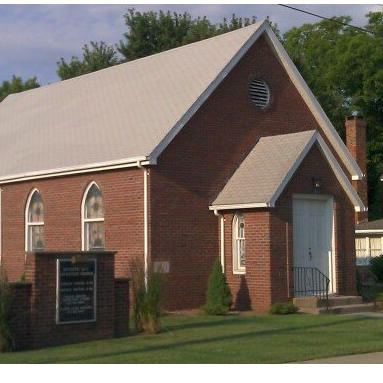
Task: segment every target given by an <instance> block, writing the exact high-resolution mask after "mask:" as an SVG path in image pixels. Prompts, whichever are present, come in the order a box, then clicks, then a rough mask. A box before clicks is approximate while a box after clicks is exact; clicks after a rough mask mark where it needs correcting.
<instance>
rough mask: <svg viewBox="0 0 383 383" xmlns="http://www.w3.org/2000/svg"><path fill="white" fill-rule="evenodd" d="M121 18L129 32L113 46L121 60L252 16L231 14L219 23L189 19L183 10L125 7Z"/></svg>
mask: <svg viewBox="0 0 383 383" xmlns="http://www.w3.org/2000/svg"><path fill="white" fill-rule="evenodd" d="M124 18H125V24H126V26H127V27H128V28H129V32H127V33H125V34H124V40H121V41H120V44H119V47H118V48H117V49H118V51H119V52H120V53H121V55H122V56H123V57H124V60H125V61H130V60H135V59H138V58H141V57H145V56H149V55H151V54H154V53H159V52H163V51H165V50H168V49H172V48H176V47H179V46H182V45H185V44H190V43H193V42H196V41H200V40H204V39H207V38H209V37H213V36H216V35H219V34H221V33H225V32H229V31H233V30H235V29H238V28H241V27H243V26H247V25H250V24H252V23H254V22H255V21H256V17H254V16H253V17H252V18H245V19H242V18H239V17H237V16H235V15H233V16H232V18H231V19H230V21H229V22H228V21H227V20H226V19H224V20H223V21H222V23H220V24H212V23H211V22H210V21H209V20H208V19H207V18H206V16H205V17H202V18H201V17H198V18H196V19H192V17H191V15H190V14H189V13H187V12H185V13H183V14H178V13H175V12H174V13H171V12H169V11H167V12H164V11H160V12H158V13H157V12H144V13H141V12H136V11H135V10H134V8H131V9H129V10H128V12H127V13H126V14H125V15H124Z"/></svg>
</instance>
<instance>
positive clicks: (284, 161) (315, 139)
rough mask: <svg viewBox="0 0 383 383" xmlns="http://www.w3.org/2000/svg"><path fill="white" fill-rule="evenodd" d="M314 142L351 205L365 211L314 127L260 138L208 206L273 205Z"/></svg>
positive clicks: (249, 206)
mask: <svg viewBox="0 0 383 383" xmlns="http://www.w3.org/2000/svg"><path fill="white" fill-rule="evenodd" d="M313 145H317V146H318V147H319V149H320V150H321V152H322V154H323V155H324V157H325V159H326V161H327V163H328V164H329V165H330V167H331V169H332V171H333V173H334V174H335V176H336V178H337V180H338V181H339V184H340V185H341V186H342V187H343V189H344V191H345V192H346V194H347V195H348V197H349V199H350V201H351V202H352V204H353V205H354V208H355V211H364V210H365V206H364V205H363V203H362V201H361V200H360V198H359V196H358V195H357V194H356V192H355V190H354V188H353V187H352V185H351V183H350V181H349V180H348V179H347V177H346V175H345V174H344V172H343V171H342V169H341V167H340V166H339V164H338V163H337V161H336V160H335V158H334V156H333V155H332V153H331V152H330V150H329V148H328V146H327V145H326V143H325V142H324V141H323V139H322V138H321V136H320V135H319V134H318V133H317V132H316V131H306V132H300V133H291V134H285V135H279V136H272V137H264V138H261V139H260V141H259V143H258V144H257V145H256V146H255V147H254V149H253V150H252V151H251V152H250V154H249V155H248V156H247V157H246V159H245V160H244V161H243V163H242V164H241V165H240V166H239V168H238V170H237V171H236V172H235V173H234V174H233V176H232V177H231V178H230V180H229V181H228V182H227V184H226V185H225V187H224V188H223V189H222V190H221V192H220V193H219V195H218V196H217V198H216V199H215V200H214V201H213V203H212V204H211V206H210V207H209V209H210V210H229V209H251V208H265V207H274V206H275V203H276V201H277V199H278V197H279V196H280V195H281V193H282V192H283V190H284V189H285V187H286V185H287V184H288V182H289V181H290V179H291V177H292V176H293V175H294V173H295V171H296V170H297V169H298V167H299V165H300V164H301V163H302V161H303V159H304V158H305V157H306V155H307V153H308V152H309V150H310V149H311V148H312V146H313Z"/></svg>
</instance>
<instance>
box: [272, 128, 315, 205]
mask: <svg viewBox="0 0 383 383" xmlns="http://www.w3.org/2000/svg"><path fill="white" fill-rule="evenodd" d="M317 137H318V133H317V132H313V135H312V137H311V138H310V140H309V142H308V143H307V145H306V146H305V148H304V149H303V150H302V152H301V154H300V155H299V157H298V158H297V160H296V161H295V163H294V165H293V166H292V167H291V168H290V170H289V171H288V173H287V174H286V176H285V178H284V179H283V180H282V182H281V183H280V184H279V186H278V188H277V190H276V191H275V193H274V194H273V196H272V197H271V199H270V203H272V204H273V205H275V203H276V202H277V199H278V198H279V196H280V195H281V193H282V192H283V190H285V187H286V186H287V184H288V183H289V181H290V180H291V178H292V176H293V175H294V173H295V172H296V171H297V169H298V167H299V165H300V164H301V163H302V161H303V160H304V158H305V157H306V156H307V153H308V152H309V150H310V149H311V147H312V146H313V145H314V143H315V142H316V140H317Z"/></svg>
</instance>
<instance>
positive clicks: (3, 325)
mask: <svg viewBox="0 0 383 383" xmlns="http://www.w3.org/2000/svg"><path fill="white" fill-rule="evenodd" d="M11 306H12V290H11V285H10V284H9V283H8V280H7V278H6V276H5V275H4V274H3V273H2V272H1V269H0V352H4V351H10V350H12V349H13V347H14V344H13V338H12V331H11Z"/></svg>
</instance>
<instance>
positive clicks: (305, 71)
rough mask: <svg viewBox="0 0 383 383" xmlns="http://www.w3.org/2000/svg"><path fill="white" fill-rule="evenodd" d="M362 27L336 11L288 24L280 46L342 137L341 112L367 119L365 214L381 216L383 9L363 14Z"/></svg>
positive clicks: (382, 204) (382, 207) (382, 206)
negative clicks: (315, 19)
mask: <svg viewBox="0 0 383 383" xmlns="http://www.w3.org/2000/svg"><path fill="white" fill-rule="evenodd" d="M366 16H367V17H368V24H367V25H366V28H367V29H369V30H371V31H373V32H374V33H377V35H374V34H371V33H366V32H363V31H359V30H356V29H354V28H352V27H350V26H347V25H341V24H340V23H346V24H349V23H350V22H351V21H352V20H351V18H350V17H347V16H341V17H337V18H333V20H323V21H320V22H318V23H314V24H305V25H303V26H301V27H299V28H292V29H291V30H290V31H288V32H286V33H285V34H284V36H283V38H284V41H283V43H284V47H285V49H286V50H287V52H288V53H289V55H290V57H291V58H292V60H293V61H294V63H295V65H296V66H297V67H298V69H299V71H300V72H301V74H302V76H303V77H304V79H305V80H306V82H307V83H308V85H309V87H310V88H311V90H312V91H313V93H314V95H315V97H316V98H317V99H318V101H319V103H320V104H321V106H322V107H323V109H324V111H325V112H326V114H327V115H328V117H329V119H330V120H331V122H332V123H333V125H334V127H335V128H336V129H337V131H338V132H339V134H340V135H341V136H343V137H344V121H345V117H346V116H347V115H349V114H350V113H351V112H352V111H357V112H358V113H359V114H361V115H362V116H363V117H364V118H365V120H366V122H367V132H368V133H367V141H368V156H367V159H368V161H367V167H368V188H369V218H370V219H375V218H378V217H381V216H382V213H383V203H382V198H381V182H380V180H379V178H380V177H379V176H380V174H381V173H382V172H383V14H382V12H373V13H369V14H367V15H366Z"/></svg>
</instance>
